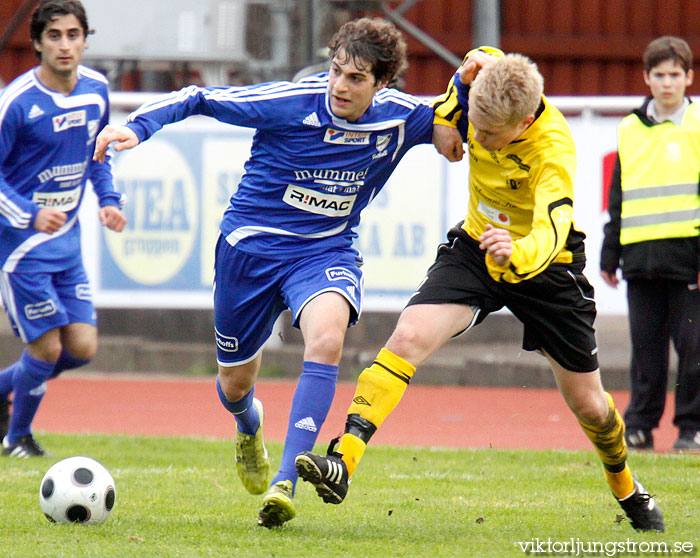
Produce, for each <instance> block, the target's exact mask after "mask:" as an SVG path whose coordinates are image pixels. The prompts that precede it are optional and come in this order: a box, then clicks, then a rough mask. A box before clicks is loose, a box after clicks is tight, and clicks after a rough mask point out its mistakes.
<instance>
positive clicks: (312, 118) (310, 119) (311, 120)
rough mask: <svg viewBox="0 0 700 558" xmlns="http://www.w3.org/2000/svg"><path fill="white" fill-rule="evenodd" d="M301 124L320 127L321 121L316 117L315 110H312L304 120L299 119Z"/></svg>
mask: <svg viewBox="0 0 700 558" xmlns="http://www.w3.org/2000/svg"><path fill="white" fill-rule="evenodd" d="M301 123H302V124H306V125H307V126H313V127H315V128H320V127H321V121H320V120H319V119H318V114H316V112H312V113H311V114H309V115H308V116H307V117H306V118H304V120H302V121H301Z"/></svg>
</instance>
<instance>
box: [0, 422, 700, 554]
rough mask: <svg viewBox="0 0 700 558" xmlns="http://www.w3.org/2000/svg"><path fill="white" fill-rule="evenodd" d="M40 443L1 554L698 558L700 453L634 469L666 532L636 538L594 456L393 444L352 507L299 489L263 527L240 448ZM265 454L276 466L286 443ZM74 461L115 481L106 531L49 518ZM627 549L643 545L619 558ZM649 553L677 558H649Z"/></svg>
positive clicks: (4, 511)
mask: <svg viewBox="0 0 700 558" xmlns="http://www.w3.org/2000/svg"><path fill="white" fill-rule="evenodd" d="M37 438H38V439H40V441H41V443H42V444H43V445H44V446H45V447H46V448H48V449H49V450H50V451H51V452H52V453H54V455H55V456H56V457H55V458H51V459H48V458H42V459H28V460H19V459H8V458H3V459H2V460H0V498H1V504H0V525H2V526H3V528H2V529H0V555H1V556H3V557H22V558H25V557H51V558H54V557H64V556H65V557H90V558H93V557H99V558H103V557H115V558H116V557H119V558H121V557H131V556H133V557H148V558H154V557H163V558H166V557H167V558H173V557H180V556H183V557H184V556H187V557H190V556H191V557H195V556H196V557H199V556H217V557H218V556H222V557H223V556H227V557H228V556H231V557H248V556H251V557H252V556H254V557H268V556H269V557H273V556H275V557H296V556H299V557H306V558H311V557H314V558H315V557H329V558H330V557H341V556H348V557H353V558H379V557H381V558H385V557H399V556H405V557H411V558H415V557H431V558H441V557H450V558H452V557H471V556H484V557H499V556H523V555H530V556H532V555H537V552H530V553H529V554H528V553H526V552H525V551H524V550H523V549H521V546H520V544H519V543H521V544H523V545H525V544H526V543H528V542H535V543H536V542H540V545H542V544H546V543H547V542H548V541H549V544H550V545H553V546H549V547H548V548H549V551H550V552H549V553H548V554H545V555H549V556H551V555H563V556H575V555H576V550H575V548H574V547H569V550H570V552H568V553H566V552H563V551H564V550H566V548H565V547H563V546H561V545H562V544H563V543H564V542H568V544H570V545H571V544H572V541H573V543H575V544H582V545H588V544H589V543H600V544H603V545H605V544H607V546H606V547H602V548H601V549H599V551H598V552H597V553H591V554H586V553H584V552H580V553H579V555H580V556H586V555H587V556H612V555H620V556H622V555H626V556H629V555H636V556H640V555H662V556H668V555H671V554H674V555H679V554H680V555H683V553H682V552H681V553H679V552H672V551H673V550H674V549H676V550H677V549H678V547H677V546H674V545H678V544H681V543H685V544H686V545H692V548H693V551H692V552H691V553H689V554H691V555H696V553H697V549H698V548H700V521H699V520H698V509H700V468H699V467H698V456H691V455H656V454H651V455H635V456H633V457H632V459H631V465H632V467H633V471H634V472H635V473H636V474H637V475H638V476H639V478H640V479H641V480H642V481H643V482H644V483H645V484H646V485H647V488H649V489H650V492H652V493H654V494H656V495H657V500H658V502H659V504H660V505H661V507H662V509H663V510H664V512H665V518H666V528H667V532H666V533H665V534H656V533H637V532H635V531H633V530H632V529H631V528H630V526H629V524H628V522H627V521H620V519H621V516H620V515H619V514H620V513H621V510H620V509H619V507H618V505H617V503H615V501H614V500H613V498H612V496H611V495H610V494H609V492H608V490H607V487H606V485H605V481H604V479H603V475H602V471H601V467H600V465H599V462H598V459H597V457H596V456H595V454H594V453H593V452H571V451H537V452H536V451H505V450H452V449H425V448H391V447H386V446H376V447H371V448H370V449H369V450H368V452H367V454H366V456H365V459H364V460H363V462H362V465H361V467H360V469H359V470H358V472H357V474H356V475H355V478H354V482H353V485H352V486H351V488H350V492H349V493H348V498H347V500H346V501H345V502H344V503H343V504H341V505H339V506H331V505H328V504H324V503H323V502H322V501H321V500H320V499H319V498H318V497H317V496H316V494H315V492H314V491H313V489H312V488H311V486H310V485H308V484H306V483H303V482H300V483H299V485H298V486H297V495H296V497H295V503H296V506H297V517H296V519H294V520H293V521H292V522H290V523H288V524H287V525H285V526H284V527H282V528H279V529H274V530H267V529H264V528H261V527H258V526H257V525H256V517H257V510H258V505H259V502H260V496H251V495H249V494H248V493H246V492H245V490H244V489H243V487H242V485H241V483H240V481H239V480H238V477H237V475H236V472H235V467H234V465H233V443H232V442H231V441H221V440H205V439H193V438H146V437H125V436H94V435H56V434H45V433H39V435H38V436H37ZM268 448H269V450H270V455H271V458H272V461H273V466H276V465H278V464H279V458H280V454H281V445H280V444H272V443H270V444H268ZM71 455H88V456H90V457H93V458H95V459H97V460H98V461H101V462H102V463H103V464H104V465H105V466H106V467H107V468H108V469H109V470H110V472H111V473H112V475H113V476H114V479H115V482H116V487H117V503H116V505H115V508H114V511H113V513H112V516H111V517H110V519H109V521H108V522H107V523H105V524H103V525H99V526H80V525H54V524H51V523H49V522H48V521H47V520H46V519H45V518H44V517H43V515H42V513H41V509H40V507H39V501H38V494H39V483H40V481H41V478H42V476H43V475H44V473H45V471H46V470H47V469H48V467H49V466H51V465H52V464H53V463H54V462H56V461H58V460H59V459H60V458H63V457H68V456H71ZM557 544H559V545H560V546H557ZM622 544H625V545H627V546H626V547H625V549H626V550H629V549H631V548H632V547H631V546H629V545H630V544H641V545H642V546H641V547H637V552H636V553H630V552H625V553H623V552H620V551H619V550H620V548H621V547H620V546H619V545H622ZM652 544H654V545H659V544H665V545H667V549H668V552H667V553H666V554H660V553H658V552H657V553H654V552H653V549H654V548H655V549H658V548H659V547H658V546H656V547H652V546H651V545H652ZM613 545H615V546H613ZM523 548H525V547H523ZM582 548H583V550H584V551H585V550H586V549H594V547H588V546H583V547H581V546H579V549H582ZM614 548H617V549H618V552H617V553H616V554H612V553H611V552H612V550H613V549H614ZM689 548H690V546H686V549H689ZM606 549H607V550H606ZM534 550H537V548H536V547H535V549H534ZM539 550H540V551H542V550H547V548H545V547H544V546H540V548H539ZM557 550H559V551H562V552H559V553H556V552H553V551H557ZM600 550H602V551H600ZM640 550H641V551H645V550H647V551H648V552H647V553H644V552H640Z"/></svg>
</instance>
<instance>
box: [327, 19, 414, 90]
mask: <svg viewBox="0 0 700 558" xmlns="http://www.w3.org/2000/svg"><path fill="white" fill-rule="evenodd" d="M328 47H329V48H330V57H331V59H333V58H335V57H336V56H341V57H343V59H342V60H341V62H346V61H348V60H352V61H353V62H354V63H355V65H356V66H357V68H358V69H360V70H364V71H369V72H371V73H372V75H373V76H374V79H375V81H376V82H380V81H382V82H386V84H387V85H392V86H393V85H395V83H396V80H397V79H398V77H399V75H401V73H402V72H403V71H404V70H405V69H406V67H407V66H408V64H407V62H406V41H405V40H404V38H403V35H402V34H401V31H399V30H398V29H397V28H396V26H395V25H393V24H392V23H390V22H388V21H386V20H383V19H380V18H373V19H370V18H366V17H363V18H361V19H355V20H353V21H349V22H347V23H346V24H345V25H343V26H342V27H341V28H340V29H339V30H338V31H337V32H336V34H335V35H333V37H332V38H331V40H330V42H329V43H328ZM341 51H342V52H341Z"/></svg>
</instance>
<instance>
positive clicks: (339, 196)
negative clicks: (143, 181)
mask: <svg viewBox="0 0 700 558" xmlns="http://www.w3.org/2000/svg"><path fill="white" fill-rule="evenodd" d="M405 49H406V47H405V43H404V41H403V38H402V36H401V34H400V32H399V31H398V30H397V29H396V27H394V26H393V25H391V24H390V23H387V22H385V21H381V20H370V19H360V20H355V21H351V22H348V23H347V24H345V25H344V26H343V27H342V28H341V29H340V30H339V31H338V32H337V33H336V35H335V36H334V37H333V38H332V40H331V43H330V52H331V58H332V60H331V64H330V71H329V73H324V74H320V75H314V76H310V77H308V78H306V79H303V80H301V81H300V82H298V83H288V82H273V83H265V84H260V85H253V86H249V87H228V88H200V87H194V86H192V87H187V88H185V89H182V90H181V91H178V92H175V93H172V94H170V95H167V96H165V97H162V98H159V99H158V100H156V101H154V102H152V103H149V104H146V105H144V106H142V107H141V108H139V109H138V110H136V111H135V112H134V113H133V114H132V115H130V116H129V119H128V123H127V125H126V126H123V127H116V128H111V127H108V128H106V129H105V130H104V131H103V132H102V133H101V134H100V135H99V137H98V139H97V144H96V153H95V158H96V159H98V160H100V159H101V158H102V157H104V154H105V150H106V147H107V146H108V145H109V144H110V143H111V142H117V143H116V150H118V151H119V150H122V149H128V148H131V147H134V146H135V145H137V144H138V143H139V142H141V141H144V140H147V139H148V138H149V137H151V135H152V134H154V133H155V132H156V131H157V130H159V129H160V128H161V127H162V126H163V125H165V124H168V123H171V122H176V121H179V120H182V119H184V118H186V117H188V116H190V115H193V114H200V115H207V116H211V117H213V118H216V119H217V120H220V121H222V122H226V123H229V124H233V125H237V126H247V127H251V128H256V133H255V136H254V139H253V143H252V147H251V155H250V158H249V159H248V161H247V162H246V164H245V171H246V172H245V174H244V175H243V177H242V179H241V182H240V185H239V187H238V190H237V191H236V193H235V194H234V195H233V197H232V198H231V204H230V206H229V207H228V209H227V210H226V212H225V214H224V217H223V221H222V224H221V235H220V237H219V240H218V243H217V246H216V260H215V280H214V282H215V289H214V309H215V327H216V331H215V335H216V345H217V355H218V377H217V389H218V393H219V397H220V399H221V402H222V404H223V406H224V407H225V408H226V409H228V410H229V411H230V412H231V413H232V414H233V415H234V417H235V420H236V423H237V427H238V433H237V437H236V465H237V469H238V473H239V475H240V477H241V480H242V481H243V484H244V486H245V488H246V489H247V490H248V491H249V492H251V493H253V494H261V493H263V492H265V496H264V497H263V502H262V507H261V509H260V512H259V516H258V524H260V525H263V526H265V527H274V526H278V525H281V524H282V523H284V522H286V521H289V520H290V519H292V518H293V517H294V515H295V510H294V506H293V502H292V496H293V493H294V487H295V484H296V481H297V473H296V471H295V468H294V458H295V456H296V454H297V453H299V451H301V450H302V449H304V448H306V449H311V448H312V447H313V445H314V442H315V441H316V437H317V434H318V432H319V430H320V429H321V425H322V424H323V422H324V420H325V418H326V415H327V413H328V410H329V408H330V405H331V402H332V399H333V395H334V392H335V384H336V379H337V374H338V364H339V362H340V357H341V352H342V348H343V340H344V336H345V331H346V329H347V328H348V326H349V325H352V324H354V323H355V322H356V321H357V319H358V317H359V315H360V310H361V303H362V291H363V277H362V271H361V269H360V265H361V257H360V254H359V253H358V252H357V251H356V250H355V249H354V248H353V246H352V242H353V239H354V237H355V236H356V233H355V229H356V227H357V225H358V223H359V221H360V213H361V211H362V210H363V209H364V208H365V207H366V206H367V204H368V203H370V201H371V200H372V199H373V198H374V197H375V196H376V195H377V194H378V193H379V191H380V190H381V189H382V187H383V186H384V184H385V183H386V181H387V180H388V178H389V176H390V175H391V173H392V171H393V170H394V168H396V165H397V164H398V163H399V161H400V160H401V158H402V157H403V156H404V154H405V153H406V152H407V151H408V150H409V149H410V148H411V147H413V146H414V145H416V144H420V143H430V142H431V141H432V139H433V110H432V108H431V106H430V105H428V104H424V103H422V102H420V101H419V100H417V99H416V98H414V97H412V96H410V95H407V94H404V93H401V92H399V91H397V90H396V89H392V88H390V87H388V86H389V85H390V84H391V83H392V82H393V81H394V80H395V78H396V77H397V75H398V74H399V72H400V71H401V70H402V69H403V67H404V66H405ZM453 132H454V130H453V129H452V128H449V127H447V126H436V131H435V134H436V135H437V134H443V133H453ZM454 133H456V132H454ZM456 143H457V142H455V144H456ZM458 143H459V144H460V145H461V140H460V142H458ZM459 155H461V154H459ZM448 158H450V157H448ZM454 158H458V155H456V156H455V157H454ZM286 308H289V309H290V310H291V311H292V314H293V320H294V325H295V326H296V327H299V328H300V329H301V332H302V334H303V337H304V343H305V348H304V362H303V366H302V373H301V376H300V378H299V383H298V385H297V388H296V392H295V394H294V398H293V401H292V409H291V413H290V417H289V427H288V431H287V437H286V441H285V446H284V452H283V456H282V463H281V466H280V469H279V472H278V473H277V474H276V475H275V476H274V477H273V478H272V480H271V482H270V481H269V479H268V470H269V461H268V458H267V452H266V450H265V446H264V444H263V438H262V421H263V412H262V405H261V404H260V402H259V401H258V400H257V399H255V398H254V397H253V393H254V383H255V379H256V377H257V374H258V371H259V369H260V362H261V348H262V346H263V343H264V342H265V341H266V339H267V338H268V337H269V336H270V333H271V331H272V327H273V324H274V322H275V320H276V319H277V317H278V316H279V314H280V313H281V312H282V311H283V310H284V309H286ZM268 485H269V488H268Z"/></svg>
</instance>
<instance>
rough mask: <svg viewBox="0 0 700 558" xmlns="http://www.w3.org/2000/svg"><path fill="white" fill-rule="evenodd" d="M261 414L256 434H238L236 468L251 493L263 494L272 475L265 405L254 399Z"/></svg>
mask: <svg viewBox="0 0 700 558" xmlns="http://www.w3.org/2000/svg"><path fill="white" fill-rule="evenodd" d="M253 405H255V408H256V409H257V410H258V414H259V415H260V426H259V427H258V431H257V432H256V433H255V434H244V433H243V432H241V431H240V430H239V431H238V433H237V434H236V470H237V471H238V476H239V477H241V482H242V483H243V486H244V487H245V489H246V490H247V491H248V492H250V493H251V494H262V493H263V492H265V489H266V488H267V484H268V482H269V481H268V479H269V477H270V460H269V458H268V457H267V448H265V442H264V441H263V406H262V403H261V402H260V401H259V400H257V399H255V398H254V399H253Z"/></svg>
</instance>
